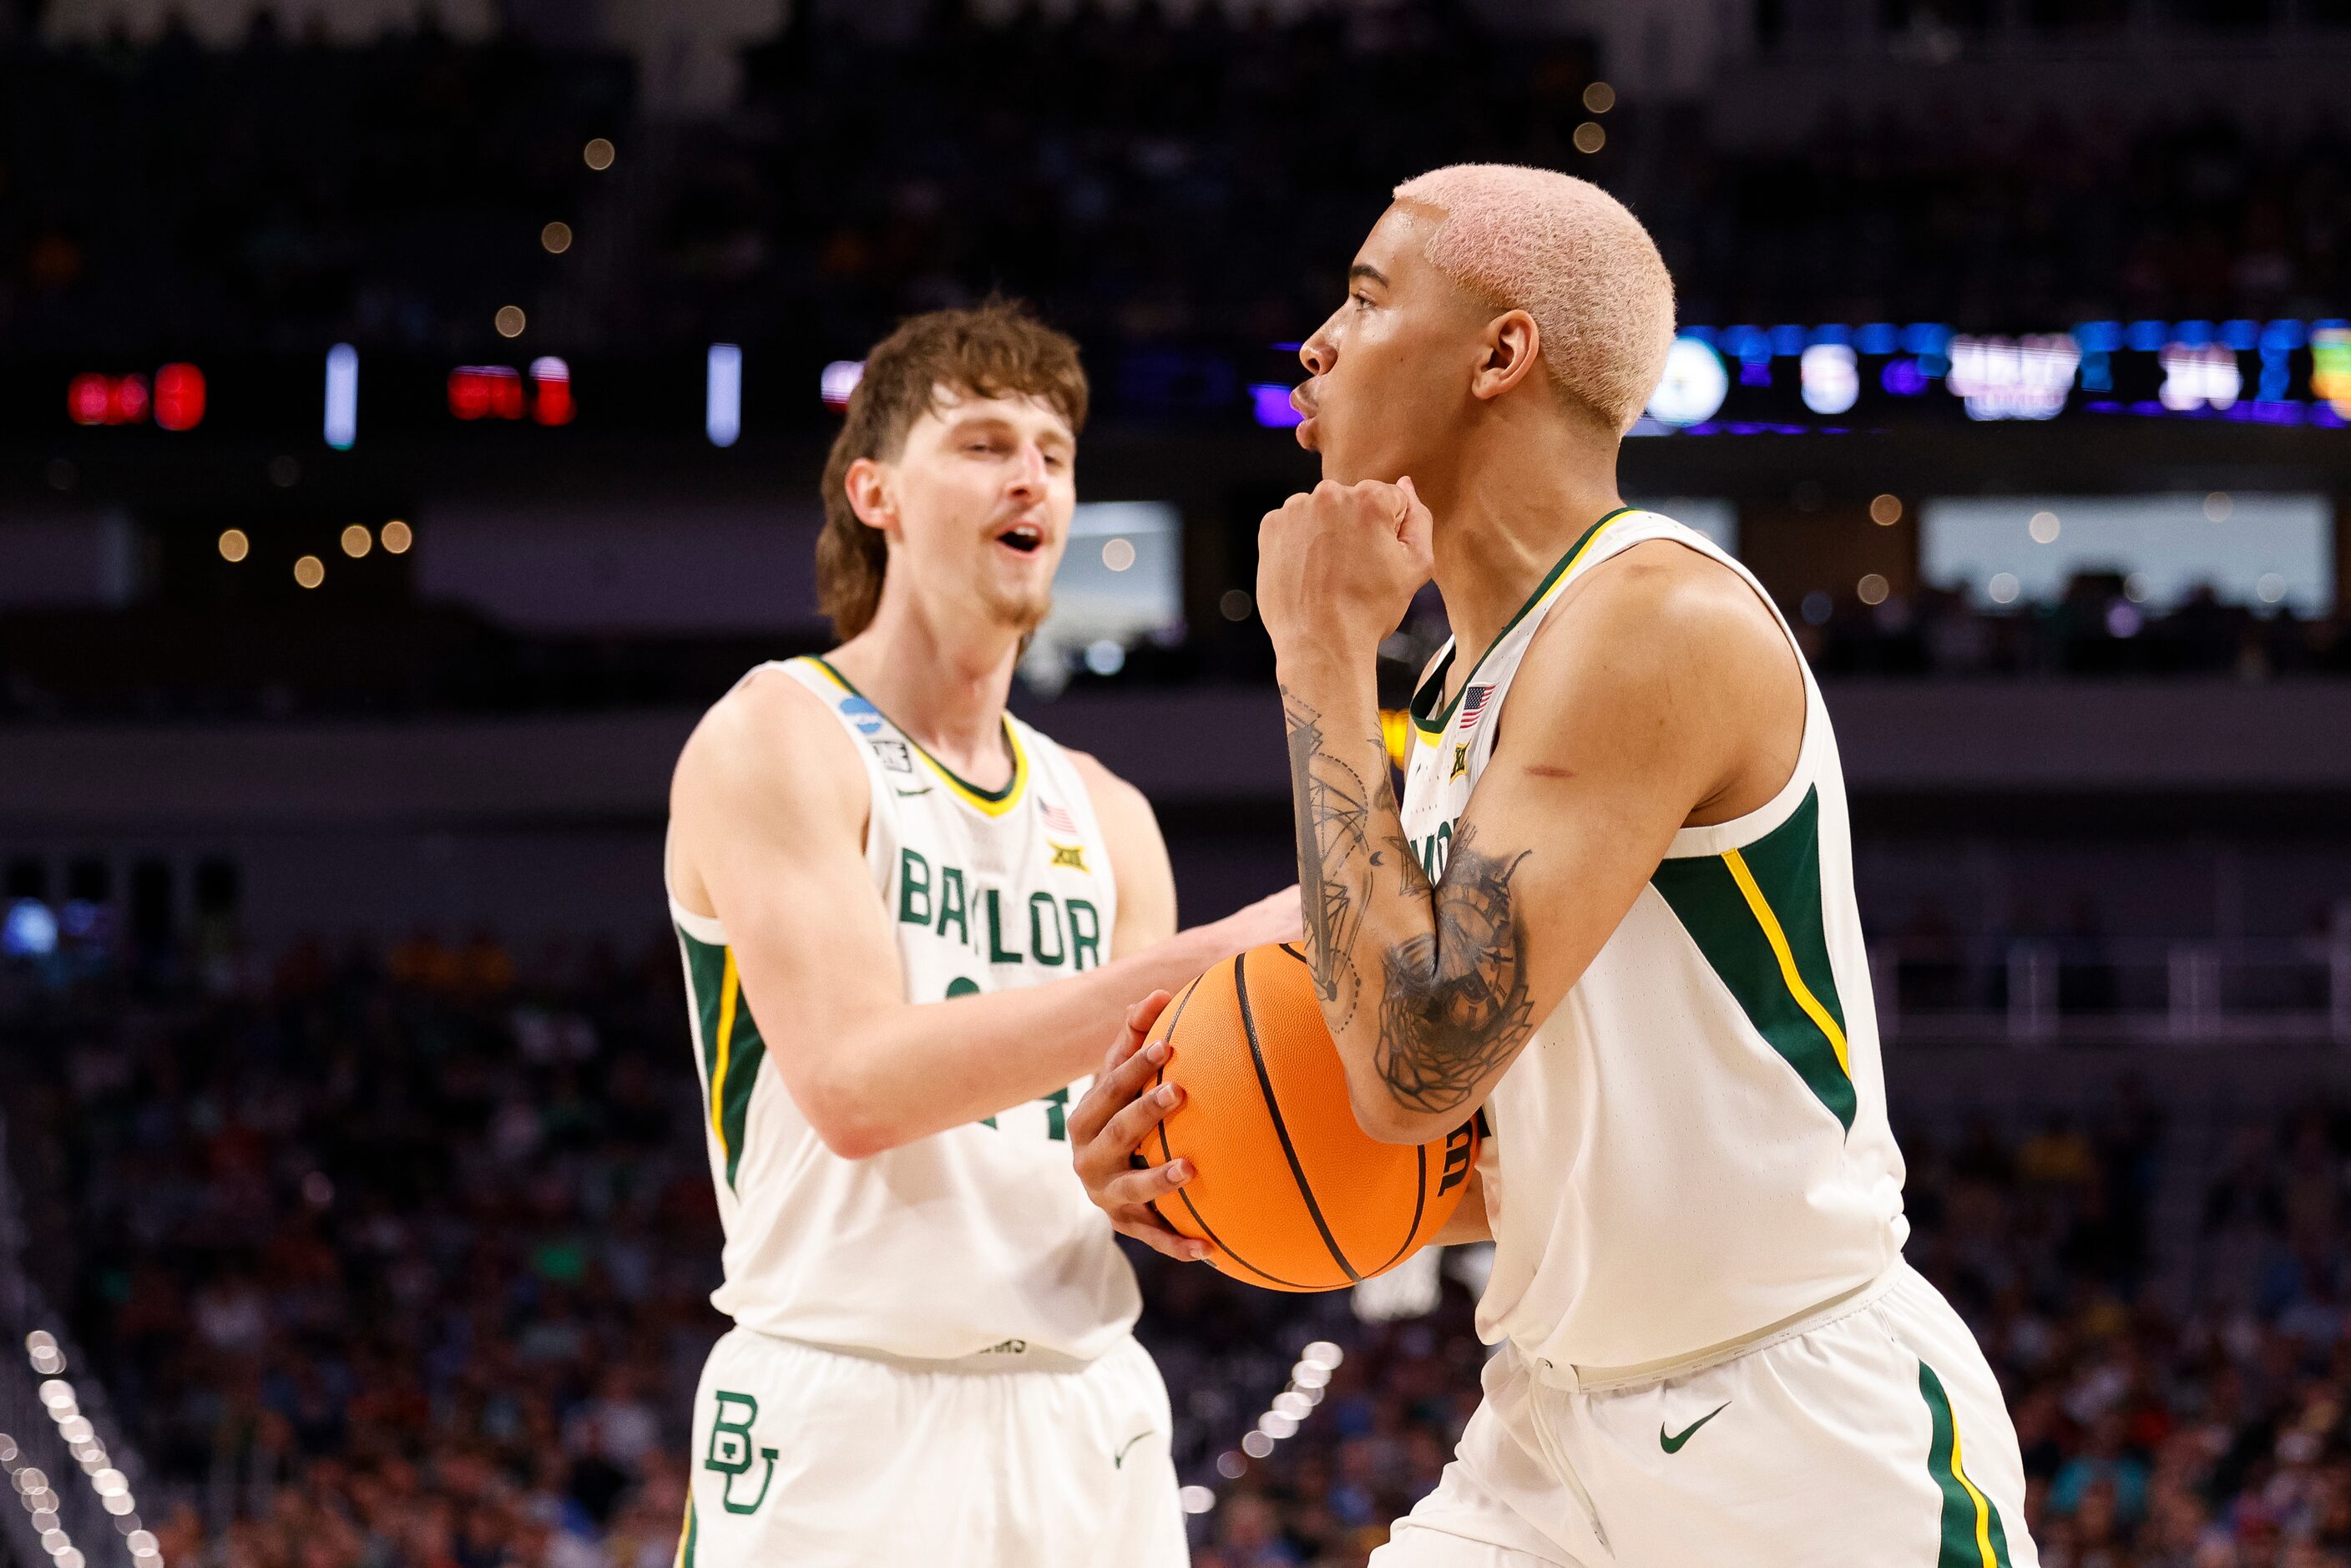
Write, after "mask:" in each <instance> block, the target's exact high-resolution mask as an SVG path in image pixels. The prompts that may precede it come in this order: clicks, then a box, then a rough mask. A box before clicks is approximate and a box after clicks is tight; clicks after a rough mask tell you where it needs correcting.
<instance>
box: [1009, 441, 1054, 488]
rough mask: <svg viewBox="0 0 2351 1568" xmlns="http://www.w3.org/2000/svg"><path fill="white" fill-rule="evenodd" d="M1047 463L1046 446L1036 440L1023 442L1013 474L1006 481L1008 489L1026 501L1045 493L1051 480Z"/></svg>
mask: <svg viewBox="0 0 2351 1568" xmlns="http://www.w3.org/2000/svg"><path fill="white" fill-rule="evenodd" d="M1049 480H1050V473H1049V471H1048V469H1047V468H1046V465H1045V451H1044V448H1042V447H1040V446H1039V445H1038V444H1036V443H1035V442H1026V443H1023V444H1022V445H1021V448H1020V455H1019V461H1017V462H1016V463H1015V464H1014V465H1013V468H1012V476H1011V478H1010V479H1009V480H1008V481H1007V483H1006V489H1007V491H1008V493H1009V494H1011V495H1013V496H1015V497H1019V498H1020V499H1021V500H1024V501H1033V500H1035V499H1037V498H1038V497H1040V496H1042V495H1043V494H1044V493H1045V487H1046V485H1047V484H1048V482H1049Z"/></svg>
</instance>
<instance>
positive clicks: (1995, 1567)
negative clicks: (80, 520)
mask: <svg viewBox="0 0 2351 1568" xmlns="http://www.w3.org/2000/svg"><path fill="white" fill-rule="evenodd" d="M1918 1394H1919V1396H1920V1397H1921V1398H1923V1399H1925V1400H1926V1402H1927V1415H1928V1421H1929V1422H1930V1423H1931V1425H1932V1431H1931V1433H1930V1434H1929V1436H1928V1439H1927V1471H1928V1474H1929V1475H1931V1476H1933V1477H1934V1478H1935V1485H1936V1487H1937V1489H1938V1490H1940V1491H1941V1492H1942V1494H1943V1528H1942V1533H1941V1536H1940V1550H1939V1551H1938V1552H1937V1553H1936V1557H1935V1568H2010V1565H2009V1557H2008V1531H2007V1528H2006V1527H2005V1526H2004V1525H2002V1524H2001V1518H2000V1510H1998V1509H1997V1508H1994V1507H1993V1506H1992V1503H1991V1499H1990V1498H1988V1497H1986V1496H1984V1494H1983V1490H1982V1489H1981V1488H1980V1487H1978V1486H1977V1485H1976V1483H1975V1482H1974V1481H1973V1480H1972V1479H1970V1478H1969V1476H1968V1467H1967V1459H1966V1456H1965V1455H1964V1454H1963V1453H1962V1452H1961V1446H1960V1443H1959V1417H1958V1416H1955V1415H1954V1414H1953V1413H1952V1411H1951V1398H1950V1396H1949V1395H1948V1394H1946V1393H1945V1392H1944V1391H1943V1380H1942V1379H1941V1378H1939V1377H1938V1376H1936V1375H1935V1369H1934V1368H1933V1367H1931V1366H1928V1364H1926V1363H1925V1362H1923V1361H1922V1362H1920V1363H1919V1364H1918Z"/></svg>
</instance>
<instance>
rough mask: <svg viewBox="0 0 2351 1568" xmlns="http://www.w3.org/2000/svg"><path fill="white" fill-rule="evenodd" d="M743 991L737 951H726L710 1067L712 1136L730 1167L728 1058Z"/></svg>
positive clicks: (719, 980) (733, 1040)
mask: <svg viewBox="0 0 2351 1568" xmlns="http://www.w3.org/2000/svg"><path fill="white" fill-rule="evenodd" d="M742 989H743V980H742V977H741V976H739V975H737V973H736V972H735V949H734V948H733V947H732V946H729V947H728V948H727V949H726V969H725V970H724V971H723V972H722V973H721V974H720V976H719V979H718V1047H717V1051H718V1054H717V1057H716V1061H713V1062H712V1064H711V1068H710V1135H711V1136H712V1137H714V1138H716V1139H717V1140H718V1157H719V1158H720V1159H721V1160H724V1161H726V1163H727V1164H728V1165H729V1166H732V1165H733V1163H734V1157H735V1156H734V1151H733V1150H731V1149H729V1148H728V1147H727V1146H726V1059H727V1057H728V1056H729V1055H730V1054H732V1052H733V1050H734V1045H735V1003H736V998H737V996H738V995H739V994H740V993H741V991H742Z"/></svg>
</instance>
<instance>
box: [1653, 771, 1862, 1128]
mask: <svg viewBox="0 0 2351 1568" xmlns="http://www.w3.org/2000/svg"><path fill="white" fill-rule="evenodd" d="M1649 882H1650V885H1652V886H1653V887H1655V888H1656V890H1657V892H1658V894H1660V895H1661V896H1662V897H1663V898H1664V899H1665V901H1666V903H1667V904H1668V905H1670V906H1671V907H1672V909H1673V912H1674V916H1675V918H1676V919H1677V920H1679V921H1680V922H1681V923H1682V929H1683V930H1685V931H1687V932H1688V933H1689V937H1690V940H1691V941H1692V942H1693V943H1695V944H1697V946H1698V952H1699V954H1700V955H1701V956H1704V957H1705V959H1706V961H1707V964H1708V967H1711V968H1712V969H1713V970H1714V972H1715V974H1716V975H1717V976H1719V977H1720V978H1721V980H1722V983H1723V985H1724V987H1725V988H1728V989H1729V992H1730V994H1731V997H1732V998H1733V999H1734V1000H1736V1001H1737V1002H1738V1003H1739V1007H1740V1011H1742V1012H1744V1013H1745V1014H1746V1015H1747V1018H1748V1021H1749V1022H1750V1023H1752V1024H1753V1025H1754V1026H1755V1030H1756V1032H1757V1033H1758V1034H1761V1036H1762V1037H1763V1039H1764V1040H1765V1041H1766V1042H1767V1043H1769V1044H1770V1046H1771V1049H1772V1050H1773V1051H1777V1052H1779V1054H1780V1056H1781V1057H1782V1059H1783V1060H1784V1061H1786V1062H1787V1063H1788V1065H1789V1066H1790V1067H1792V1068H1793V1069H1795V1071H1796V1076H1798V1077H1799V1078H1801V1079H1802V1080H1803V1082H1804V1086H1805V1087H1806V1088H1807V1089H1810V1090H1811V1091H1812V1092H1813V1097H1814V1098H1816V1099H1818V1100H1819V1101H1820V1103H1822V1104H1823V1105H1824V1106H1826V1107H1827V1108H1828V1111H1829V1113H1830V1114H1831V1115H1833V1116H1834V1117H1835V1118H1836V1119H1837V1124H1838V1125H1839V1126H1840V1127H1842V1128H1843V1129H1844V1130H1845V1131H1846V1132H1851V1131H1852V1130H1853V1118H1854V1113H1855V1110H1856V1109H1857V1107H1858V1099H1857V1097H1856V1096H1855V1093H1854V1087H1853V1071H1852V1068H1851V1065H1850V1063H1849V1061H1847V1058H1846V1051H1845V1029H1844V1003H1843V1001H1842V1000H1841V999H1840V998H1838V996H1837V988H1836V975H1835V972H1834V970H1833V969H1832V968H1831V967H1830V965H1829V945H1828V928H1827V923H1826V919H1825V917H1824V915H1823V914H1822V910H1821V797H1820V791H1819V790H1817V789H1812V790H1807V791H1805V794H1804V799H1803V800H1802V803H1800V804H1799V805H1798V806H1797V808H1796V810H1794V811H1793V812H1792V814H1791V815H1790V816H1789V818H1788V820H1787V821H1784V822H1782V823H1781V824H1780V825H1779V826H1778V827H1776V828H1774V829H1772V830H1771V831H1770V832H1768V833H1766V834H1764V835H1763V837H1761V839H1758V840H1757V841H1755V842H1753V843H1751V844H1749V845H1747V846H1746V847H1744V848H1743V849H1737V850H1732V851H1730V852H1728V853H1726V854H1719V855H1692V856H1688V857H1686V858H1684V859H1680V860H1669V861H1665V862H1660V863H1659V865H1658V866H1657V869H1656V871H1655V872H1654V873H1651V874H1650V877H1649Z"/></svg>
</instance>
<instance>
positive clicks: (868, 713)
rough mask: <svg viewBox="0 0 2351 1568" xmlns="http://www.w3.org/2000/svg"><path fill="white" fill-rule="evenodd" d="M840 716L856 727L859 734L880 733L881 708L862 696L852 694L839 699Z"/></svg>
mask: <svg viewBox="0 0 2351 1568" xmlns="http://www.w3.org/2000/svg"><path fill="white" fill-rule="evenodd" d="M841 716H842V717H843V718H845V719H847V720H848V721H849V722H850V723H851V724H852V725H854V726H856V727H857V733H858V734H860V735H879V734H881V733H882V725H883V718H882V710H881V709H880V708H877V707H875V706H873V705H872V703H870V702H867V701H866V700H865V699H864V698H863V697H861V696H857V695H850V696H845V697H843V698H841Z"/></svg>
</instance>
